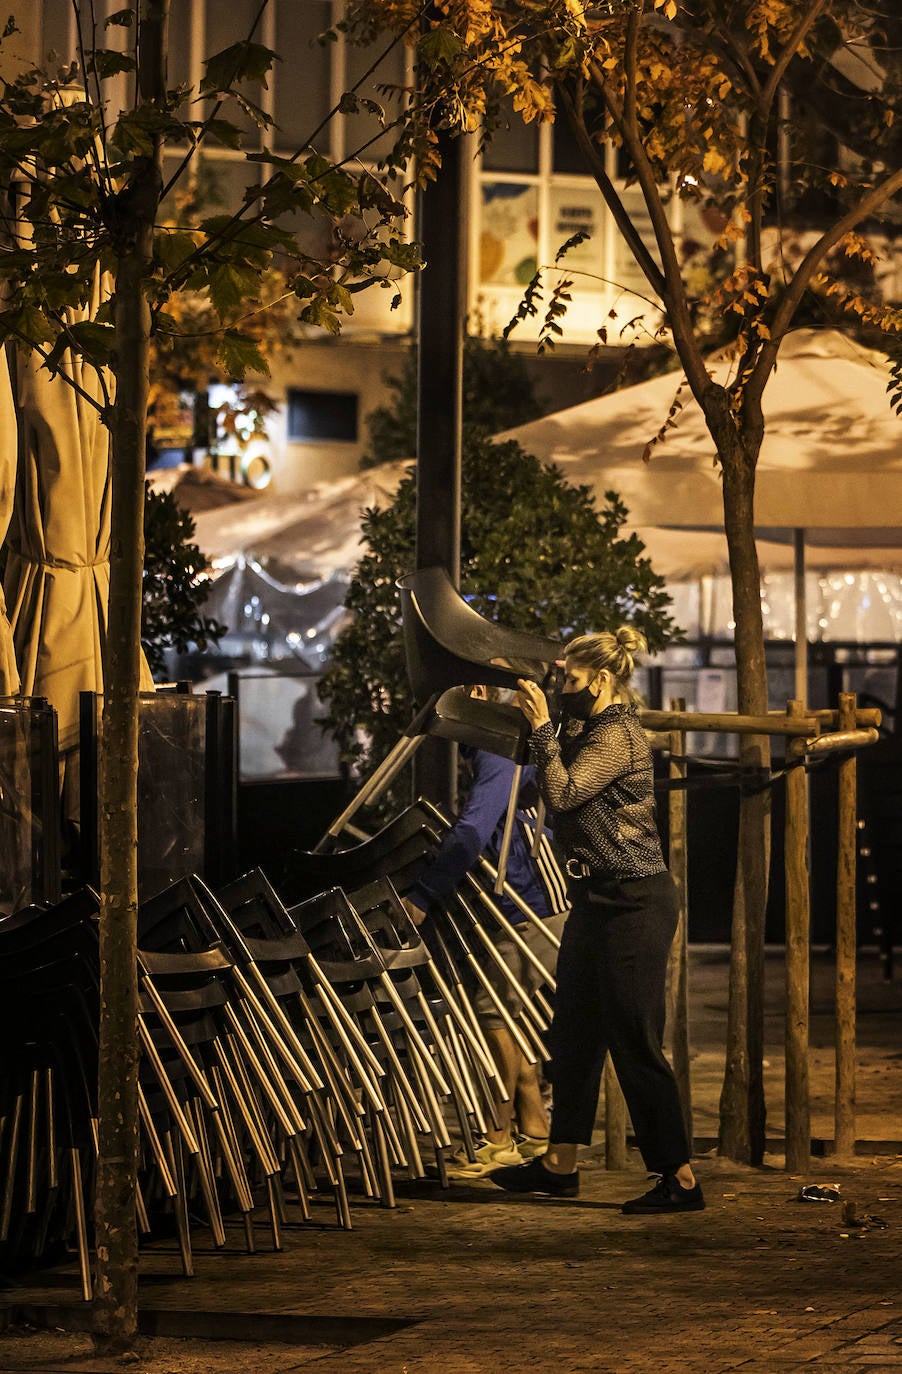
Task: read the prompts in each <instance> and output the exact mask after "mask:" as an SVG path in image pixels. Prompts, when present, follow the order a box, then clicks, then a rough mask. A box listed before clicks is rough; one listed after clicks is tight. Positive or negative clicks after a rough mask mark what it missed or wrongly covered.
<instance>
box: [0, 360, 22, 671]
mask: <svg viewBox="0 0 902 1374" xmlns="http://www.w3.org/2000/svg"><path fill="white" fill-rule="evenodd" d="M16 453H17V441H16V408H15V404H14V402H13V391H12V384H11V381H10V375H9V364H8V362H7V358H6V353H5V352H0V543H2V542H3V541H4V540H5V538H6V531H7V530H8V528H9V522H10V519H11V517H12V512H13V501H14V498H15V491H16ZM18 690H19V669H18V667H17V666H16V654H15V649H14V648H13V632H12V628H11V626H10V623H9V617H8V615H7V612H6V601H5V599H4V596H3V591H2V589H0V696H12V695H13V694H14V693H15V692H18Z"/></svg>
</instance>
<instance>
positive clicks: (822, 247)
mask: <svg viewBox="0 0 902 1374" xmlns="http://www.w3.org/2000/svg"><path fill="white" fill-rule="evenodd" d="M898 191H902V169H900V170H898V171H896V172H893V173H892V175H891V176H888V177H886V179H885V180H884V181H882V182H881V183H880V184H879V185H878V186H874V187H872V188H871V190H870V191H868V192H867V193H866V194H865V195H863V196H862V197H861V199H860V200H859V202H858V204H857V205H855V206H853V208H852V209H851V210H849V211H847V213H846V214H845V215H843V217H842V219H840V220H837V222H836V224H834V225H833V226H832V228H830V229H828V230H827V231H826V233H824V234H823V235H822V236H821V238H819V239H818V241H817V243H815V244H814V245H813V246H812V247H811V248H810V249H809V250H808V252H807V253H806V254H805V256H804V258H803V259H802V261H801V263H800V264H799V267H798V269H797V271H796V273H795V275H794V276H793V279H792V281H791V282H790V283H789V286H788V287H787V288H786V291H785V293H784V295H783V298H782V300H781V301H780V303H779V305H778V306H777V309H776V312H775V314H774V317H773V320H772V321H771V325H770V331H771V337H770V339H769V340H767V342H766V343H765V345H764V347H763V348H762V350H761V353H760V356H759V358H758V361H757V363H756V364H755V369H754V371H753V373H752V375H751V377H750V378H749V381H748V383H747V385H746V389H745V403H746V404H750V405H756V404H760V402H761V397H762V395H763V393H764V388H765V386H766V384H767V379H768V377H769V376H770V373H771V370H772V368H773V366H774V364H775V362H776V361H777V354H778V352H779V349H780V344H781V342H782V340H783V337H784V335H785V334H786V332H787V330H788V329H789V326H790V324H791V323H792V318H793V316H794V314H795V312H796V310H797V309H798V307H799V303H800V301H801V299H802V297H803V296H804V294H805V292H806V291H807V290H808V287H809V286H810V285H811V282H812V279H813V277H814V274H815V272H816V271H817V269H818V267H819V266H820V265H821V263H822V262H823V260H824V258H825V257H826V256H827V254H828V253H829V252H830V250H831V248H835V247H836V245H837V244H838V243H839V242H840V241H841V240H842V239H843V238H844V237H845V235H846V234H848V233H849V231H850V230H852V229H854V228H855V226H856V225H857V224H860V223H861V221H862V220H863V219H867V217H868V215H870V214H872V213H873V212H874V211H875V210H878V209H879V208H880V206H881V205H884V204H885V203H886V202H887V201H888V200H890V199H891V198H892V197H893V196H894V195H895V194H896V193H897V192H898Z"/></svg>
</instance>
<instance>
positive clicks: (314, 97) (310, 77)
mask: <svg viewBox="0 0 902 1374" xmlns="http://www.w3.org/2000/svg"><path fill="white" fill-rule="evenodd" d="M330 22H331V6H330V5H329V3H328V0H291V3H289V4H284V3H282V4H280V5H279V6H278V7H277V9H276V42H275V49H276V52H277V53H279V54H280V56H281V57H282V59H283V60H282V61H281V62H277V63H276V64H275V69H274V71H273V73H272V76H271V80H272V81H273V82H274V85H275V115H274V117H275V121H276V124H277V125H278V128H277V129H276V131H275V145H276V147H277V148H278V149H280V150H283V151H288V152H294V151H295V150H296V149H297V148H299V147H303V145H304V144H305V143H306V142H307V140H308V139H309V138H310V135H311V134H312V133H313V131H314V129H316V128H317V126H318V125H319V124H320V123H321V122H322V121H323V119H325V117H326V115H327V114H328V112H329V109H330V108H331V100H330V95H331V92H330V82H329V69H330V62H331V59H332V57H333V55H334V53H335V45H334V44H332V43H328V44H327V45H326V46H325V47H324V48H323V47H320V45H319V44H318V43H317V41H316V37H317V34H320V33H323V32H325V30H326V29H328V28H329V25H330ZM328 138H329V135H328V131H327V130H324V131H323V133H322V134H320V135H319V137H318V138H317V143H318V145H319V147H320V148H321V149H322V148H324V147H325V145H326V144H327V143H328Z"/></svg>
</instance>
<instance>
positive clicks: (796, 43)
mask: <svg viewBox="0 0 902 1374" xmlns="http://www.w3.org/2000/svg"><path fill="white" fill-rule="evenodd" d="M828 4H829V0H812V5H811V8H810V9H809V10H808V13H807V14H803V15H802V17H801V19H800V20H799V22H798V23H797V24H796V26H795V28H794V29H793V31H792V33H791V34H790V37H789V40H788V41H787V43H786V44H785V45H784V48H783V51H782V52H781V53H780V55H779V57H778V58H777V60H776V62H775V63H774V65H773V68H772V69H771V74H770V76H769V77H768V78H767V83H766V85H765V86H764V88H763V90H762V92H761V99H760V108H761V110H762V113H763V114H764V116H765V118H770V109H771V106H772V105H773V102H774V97H775V96H776V94H777V88H778V86H779V85H780V82H781V81H782V80H783V76H784V74H785V72H786V68H787V67H788V66H789V64H790V62H791V61H792V59H793V58H794V57H795V55H796V53H797V52H798V50H799V47H800V45H801V44H802V42H803V41H804V39H805V35H806V34H807V33H808V32H809V31H810V30H811V29H812V28H813V27H814V24H815V23H816V21H817V20H818V19H819V18H820V16H821V15H822V14H823V12H824V10H825V9H826V8H827V5H828Z"/></svg>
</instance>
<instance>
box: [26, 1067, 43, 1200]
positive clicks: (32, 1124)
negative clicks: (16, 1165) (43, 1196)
mask: <svg viewBox="0 0 902 1374" xmlns="http://www.w3.org/2000/svg"><path fill="white" fill-rule="evenodd" d="M40 1081H41V1080H40V1072H39V1070H38V1069H36V1068H35V1069H32V1071H31V1076H30V1078H29V1083H28V1134H27V1141H26V1147H25V1212H26V1215H27V1216H34V1214H35V1213H36V1212H37V1210H38V1098H39V1089H40Z"/></svg>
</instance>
